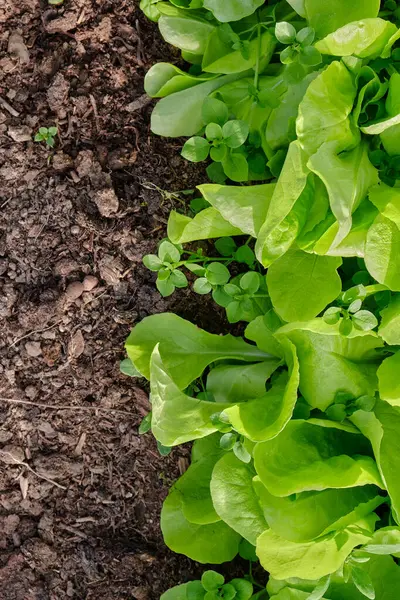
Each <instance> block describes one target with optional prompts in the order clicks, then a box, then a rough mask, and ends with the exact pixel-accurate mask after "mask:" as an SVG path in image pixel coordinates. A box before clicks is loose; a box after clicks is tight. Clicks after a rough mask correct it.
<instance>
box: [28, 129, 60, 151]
mask: <svg viewBox="0 0 400 600" xmlns="http://www.w3.org/2000/svg"><path fill="white" fill-rule="evenodd" d="M57 134H58V129H57V127H40V129H39V131H38V132H37V134H36V135H35V138H34V139H35V142H45V143H46V146H47V147H48V148H53V147H54V144H55V137H56V135H57Z"/></svg>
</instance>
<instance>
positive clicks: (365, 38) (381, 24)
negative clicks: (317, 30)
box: [315, 18, 397, 58]
mask: <svg viewBox="0 0 400 600" xmlns="http://www.w3.org/2000/svg"><path fill="white" fill-rule="evenodd" d="M396 31H397V27H396V25H394V24H393V23H390V21H385V20H384V19H379V18H375V19H364V20H362V21H355V22H353V23H348V24H347V25H344V27H340V28H339V29H337V30H336V31H334V32H333V33H330V34H329V35H328V36H327V37H325V38H324V39H323V40H320V41H319V42H317V43H316V44H315V47H316V48H317V50H319V51H320V52H321V54H330V55H333V56H357V57H359V58H377V57H378V56H379V55H380V54H381V52H382V51H383V49H384V48H385V46H386V44H387V43H388V41H389V40H390V38H391V37H392V35H393V34H394V33H396Z"/></svg>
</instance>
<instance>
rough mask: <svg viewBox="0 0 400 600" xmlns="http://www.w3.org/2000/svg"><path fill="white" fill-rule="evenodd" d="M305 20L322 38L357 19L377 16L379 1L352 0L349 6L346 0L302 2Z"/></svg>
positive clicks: (311, 0)
mask: <svg viewBox="0 0 400 600" xmlns="http://www.w3.org/2000/svg"><path fill="white" fill-rule="evenodd" d="M304 7H305V12H306V16H307V20H308V22H309V23H310V25H311V27H313V28H314V29H315V30H316V32H317V34H318V36H319V37H322V36H325V35H327V34H328V33H331V32H332V31H336V29H339V27H342V26H343V25H346V24H347V23H351V22H353V21H357V20H359V19H366V18H373V17H377V16H378V12H379V8H380V1H379V0H354V2H352V3H351V4H349V3H348V2H347V1H346V0H335V4H334V6H332V2H330V0H322V1H318V0H304Z"/></svg>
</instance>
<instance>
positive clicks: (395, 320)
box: [379, 295, 400, 345]
mask: <svg viewBox="0 0 400 600" xmlns="http://www.w3.org/2000/svg"><path fill="white" fill-rule="evenodd" d="M381 316H382V320H381V324H380V326H379V335H380V336H381V338H382V339H383V340H384V341H385V342H386V343H387V344H391V345H397V344H400V296H399V295H396V296H394V297H393V298H392V300H391V301H390V302H389V305H388V306H387V308H385V309H384V310H383V311H382V312H381Z"/></svg>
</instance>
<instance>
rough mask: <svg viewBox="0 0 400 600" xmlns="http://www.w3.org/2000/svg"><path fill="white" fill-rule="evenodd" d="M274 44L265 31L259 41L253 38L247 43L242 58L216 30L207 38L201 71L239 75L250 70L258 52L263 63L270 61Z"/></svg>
mask: <svg viewBox="0 0 400 600" xmlns="http://www.w3.org/2000/svg"><path fill="white" fill-rule="evenodd" d="M275 44H276V40H275V39H274V38H273V37H272V35H271V34H270V33H269V32H268V31H265V32H264V33H263V34H262V35H261V36H260V39H258V38H254V39H253V40H251V41H250V42H249V45H248V48H247V53H246V56H243V53H242V52H241V50H240V49H238V50H235V49H232V45H230V44H227V43H225V42H224V41H223V40H222V39H221V36H220V35H219V31H218V29H216V30H214V32H213V33H211V35H210V36H209V38H208V44H207V47H206V49H205V52H204V56H203V61H202V69H203V71H205V72H206V73H217V74H220V73H223V74H229V73H239V72H240V71H245V70H246V69H251V68H253V67H254V66H255V64H256V62H257V56H258V53H259V52H260V54H261V55H262V57H263V60H264V61H266V62H269V61H270V59H271V56H272V53H273V51H274V48H275Z"/></svg>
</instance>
